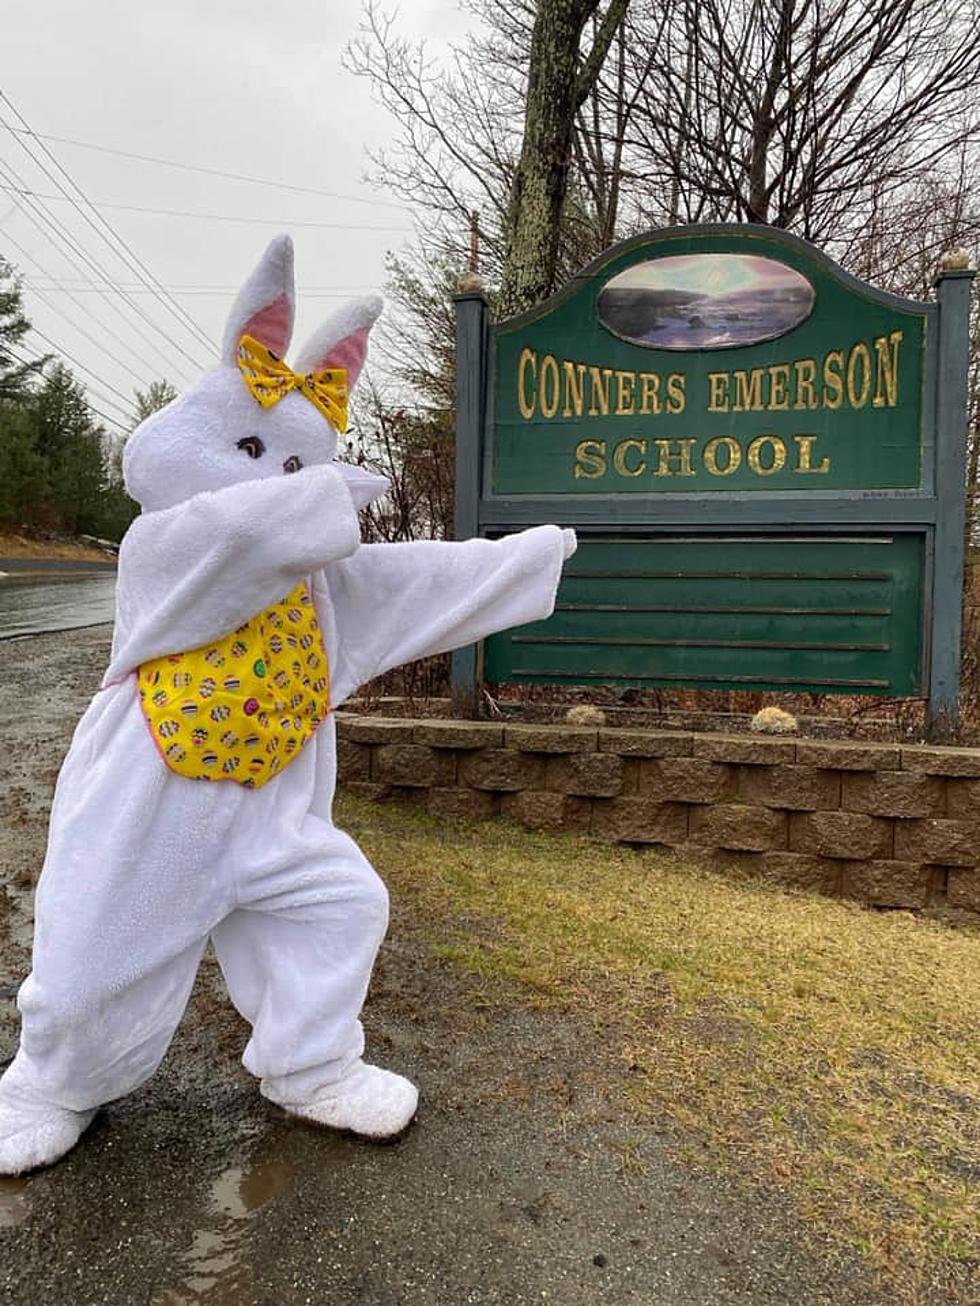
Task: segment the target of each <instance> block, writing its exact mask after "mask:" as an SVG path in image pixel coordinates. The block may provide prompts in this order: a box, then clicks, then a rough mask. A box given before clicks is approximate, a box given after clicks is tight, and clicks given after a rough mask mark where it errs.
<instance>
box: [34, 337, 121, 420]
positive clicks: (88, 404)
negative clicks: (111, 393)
mask: <svg viewBox="0 0 980 1306" xmlns="http://www.w3.org/2000/svg"><path fill="white" fill-rule="evenodd" d="M11 353H12V354H13V356H14V357H15V358H16V359H17V362H18V363H22V364H23V363H37V362H40V361H41V357H42V356H41V355H39V354H38V355H34V357H31V355H28V356H27V358H23V357H21V356H20V355H19V354H16V353H14V351H13V350H11ZM88 389H89V388H86V393H85V406H86V408H89V409H90V410H91V411H92V412H93V413H96V414H97V415H98V416H99V417H101V418H102V420H103V421H104V422H108V423H109V425H110V426H115V427H117V428H118V429H119V430H121V431H125V430H128V428H129V427H130V426H131V425H132V422H133V417H132V414H130V413H125V414H124V415H123V417H124V420H122V421H121V420H120V419H119V418H118V417H115V416H112V415H110V414H109V413H104V412H103V411H102V409H101V408H99V407H97V406H96V405H95V404H93V403H92V400H91V398H90V397H89V393H88ZM97 398H99V399H100V400H101V402H102V403H104V404H111V402H112V401H111V400H109V399H107V398H106V396H105V395H98V396H97Z"/></svg>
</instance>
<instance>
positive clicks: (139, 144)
mask: <svg viewBox="0 0 980 1306" xmlns="http://www.w3.org/2000/svg"><path fill="white" fill-rule="evenodd" d="M0 11H2V18H3V21H2V26H0V30H2V32H3V38H2V44H0V91H2V92H3V94H4V95H5V96H7V97H9V101H10V103H11V104H12V105H13V106H14V107H15V108H16V110H18V111H19V113H20V114H21V115H23V118H24V119H25V120H26V122H27V123H28V124H29V126H30V128H31V130H32V131H34V132H36V133H38V134H39V135H40V136H47V137H49V138H50V137H58V138H61V139H59V140H51V139H47V140H45V141H44V144H45V145H46V146H47V148H48V149H50V150H51V151H52V153H53V154H54V156H55V157H56V159H57V160H58V162H59V163H60V164H62V165H63V167H64V168H65V169H66V170H67V171H68V173H69V174H70V175H71V177H72V178H73V179H74V180H75V181H76V182H77V183H78V185H79V186H80V187H81V189H82V191H83V192H84V193H85V195H86V196H87V197H88V198H89V199H90V200H92V201H93V202H94V203H95V204H96V205H97V206H98V207H99V210H100V212H101V213H102V214H103V215H104V217H105V218H106V219H107V220H108V222H109V223H111V225H112V227H113V228H114V229H115V231H116V232H118V233H119V235H120V236H122V237H123V239H124V240H125V241H126V242H127V244H128V245H129V246H130V247H131V249H132V250H133V252H134V253H135V254H136V255H138V257H139V258H140V259H141V260H142V261H143V262H144V263H145V264H146V266H147V267H148V268H149V269H150V270H151V271H152V273H153V274H154V276H155V277H156V278H157V279H158V280H159V281H160V282H161V283H162V285H163V286H165V287H167V288H168V289H169V290H170V291H171V293H172V294H173V296H174V298H175V299H176V300H177V302H178V303H179V305H180V306H181V307H182V308H183V309H185V310H186V312H187V313H188V314H189V315H190V317H191V318H192V319H193V320H194V322H195V323H196V324H197V325H198V326H199V327H200V329H201V330H202V331H203V333H204V335H205V336H207V337H208V339H209V340H211V341H216V340H217V339H219V338H220V333H221V329H222V327H223V324H224V317H225V314H226V312H227V310H228V307H229V306H230V302H231V299H232V297H233V294H234V288H235V287H237V285H238V283H239V282H240V281H241V280H242V278H243V277H244V276H245V275H246V273H247V272H248V271H249V269H250V267H251V266H252V264H253V263H254V262H255V260H256V259H257V257H258V255H259V253H260V252H261V250H262V248H263V246H264V244H265V242H266V241H267V240H268V239H269V238H270V237H271V236H272V235H273V234H275V232H276V231H278V230H288V231H291V232H292V234H293V237H294V239H295V241H296V247H297V281H298V285H299V308H298V316H297V330H296V336H295V338H294V344H295V342H296V341H297V340H299V341H301V340H302V339H303V337H304V335H305V333H307V332H309V331H311V330H312V329H313V328H314V327H315V326H316V325H317V322H318V321H319V319H320V318H322V317H323V316H325V315H326V314H327V313H328V312H329V311H330V310H331V308H333V307H336V306H337V304H338V303H340V302H341V300H342V298H343V297H344V296H345V295H347V294H350V295H355V294H357V293H363V292H364V291H366V290H370V289H377V288H380V287H381V284H382V281H383V277H384V255H385V251H386V250H388V249H391V248H398V247H399V245H400V244H401V243H402V242H403V241H404V240H405V239H406V237H407V235H408V232H409V230H410V221H409V217H408V214H407V213H406V212H405V210H403V209H401V208H399V207H397V201H396V200H395V197H394V196H391V195H388V194H385V193H384V192H382V191H377V190H375V189H373V188H372V187H370V186H368V185H366V184H365V183H364V182H363V181H362V176H363V174H364V172H365V169H366V168H367V166H368V160H367V157H366V154H365V149H366V148H367V147H369V146H371V145H379V144H384V143H385V142H386V141H387V140H388V139H389V138H390V135H391V132H392V122H391V120H390V118H389V117H388V115H387V114H386V113H385V111H384V110H382V109H381V108H380V107H379V106H378V105H376V104H375V103H373V102H372V98H371V92H370V88H369V87H368V85H367V84H366V83H365V82H363V81H362V80H360V79H358V78H355V77H353V76H352V75H351V74H350V73H348V72H346V71H345V70H344V68H343V67H342V63H341V59H342V54H343V50H344V47H345V45H346V43H347V41H348V40H349V39H350V37H351V36H352V35H353V34H354V32H355V30H356V27H357V24H358V20H359V14H360V0H318V3H314V2H313V0H279V2H278V3H276V2H275V0H262V2H261V3H260V0H235V3H231V2H230V0H168V3H166V4H155V3H151V2H150V0H91V3H88V4H79V3H77V0H35V2H33V3H31V0H0ZM399 15H400V17H399V30H400V31H401V32H402V34H404V35H405V36H407V37H410V38H411V37H424V38H426V40H427V41H428V42H429V43H430V47H431V50H432V53H433V54H438V53H439V52H440V51H442V50H444V49H445V42H446V41H447V40H450V39H452V38H453V37H456V36H459V35H461V34H462V33H463V32H464V31H465V30H466V28H467V26H468V25H469V23H470V22H471V20H470V19H469V17H468V15H466V14H465V13H463V12H461V11H460V8H459V4H458V0H401V3H400V5H399ZM0 121H2V122H5V123H7V124H14V123H16V125H18V126H22V124H21V123H17V120H16V118H15V115H14V113H13V112H12V111H11V109H10V106H9V105H8V104H7V103H4V102H3V101H0ZM24 139H25V138H24V137H23V136H15V135H13V134H11V132H10V131H8V130H6V129H2V128H0V253H2V254H4V255H5V256H6V257H7V258H9V259H10V261H11V262H13V263H15V264H16V265H17V266H18V267H19V268H20V270H21V271H22V273H23V275H24V280H25V288H26V296H25V298H26V303H27V307H28V312H29V315H30V317H31V320H32V322H33V323H34V325H35V326H36V327H37V328H38V329H39V330H40V331H42V332H44V334H45V335H46V336H48V337H49V339H50V340H51V341H53V342H54V345H55V346H56V347H54V348H53V347H52V346H51V345H46V344H45V342H44V341H43V340H41V339H40V338H38V337H37V336H34V337H32V338H31V342H32V344H31V347H32V348H33V349H35V350H37V351H43V350H51V352H57V353H68V354H70V355H73V356H74V359H75V360H76V361H77V364H78V365H79V366H75V364H70V365H72V366H75V370H76V373H77V375H78V376H79V377H80V379H82V380H83V381H85V383H86V385H88V386H90V387H91V390H90V395H91V398H92V401H93V403H95V404H96V405H97V406H99V407H100V408H101V409H102V411H103V412H104V413H105V414H106V415H108V416H113V417H115V416H116V415H117V412H118V409H119V408H120V407H121V406H123V400H124V399H125V398H126V397H128V396H131V394H132V390H133V387H134V386H135V385H137V384H139V385H142V386H144V387H145V385H146V384H147V383H148V382H150V381H151V380H153V379H155V378H156V377H160V376H166V377H168V378H169V379H171V380H172V381H174V382H175V383H176V384H177V385H182V384H184V383H186V382H187V381H188V380H189V379H191V378H192V377H193V376H194V375H195V373H196V370H197V368H196V366H195V363H193V362H190V361H188V359H186V358H185V357H184V356H183V355H182V354H181V353H180V352H179V349H178V348H177V346H180V348H182V349H184V350H186V352H187V353H188V354H190V355H191V356H192V357H193V358H194V359H195V360H199V362H200V363H201V364H202V365H204V364H210V363H211V362H212V361H213V348H214V347H212V350H211V351H210V352H209V350H208V349H207V348H206V347H205V346H204V345H203V344H202V343H201V341H200V340H199V339H197V338H195V336H194V334H193V332H192V331H191V330H190V328H188V327H187V326H184V325H182V324H181V323H180V322H179V321H177V320H176V319H175V318H174V317H173V316H170V315H168V313H167V312H166V310H165V309H163V308H162V307H161V305H160V304H159V302H157V301H156V300H154V299H153V298H152V297H151V296H150V295H148V294H146V293H137V291H136V289H135V287H137V286H138V280H137V277H136V275H135V274H134V272H132V271H130V270H127V269H126V267H125V265H124V263H123V262H122V261H121V259H120V258H118V257H116V256H115V255H113V253H112V252H111V250H110V249H109V248H108V247H107V246H106V245H105V244H104V243H103V242H102V241H101V240H100V239H99V236H98V235H97V234H96V232H95V231H94V230H93V229H92V227H90V226H88V225H87V224H86V223H85V221H84V220H83V218H82V217H81V216H80V215H79V213H78V212H76V211H75V210H74V209H73V208H72V206H71V205H70V204H69V203H67V202H65V201H64V200H62V199H44V200H43V204H44V206H45V209H46V211H47V215H48V216H47V220H46V219H45V217H43V216H41V215H40V214H38V212H37V211H36V209H35V211H34V212H33V213H32V212H31V206H30V203H29V202H28V201H27V200H25V199H24V198H23V197H22V196H21V197H18V196H17V195H16V194H14V193H13V191H15V190H16V189H17V188H24V189H27V190H29V191H31V192H33V193H34V194H35V195H37V196H53V195H56V194H58V191H57V187H56V185H55V182H54V180H52V178H50V177H46V176H45V175H44V173H43V172H42V171H41V170H40V168H39V167H38V166H37V164H36V163H35V162H32V160H31V159H30V158H29V156H28V154H27V153H26V152H25V151H24V150H23V148H22V145H21V142H22V141H23V140H24ZM67 141H72V142H79V143H85V144H87V145H90V146H100V147H102V148H103V149H105V150H118V151H124V152H128V153H132V154H141V155H147V156H154V157H156V158H159V159H166V160H173V161H176V162H179V163H183V164H193V165H196V166H197V167H200V168H214V169H218V170H221V171H226V172H233V173H241V174H247V175H249V176H253V177H261V178H268V179H270V180H273V181H278V182H282V183H285V184H288V185H292V186H307V187H313V188H316V189H318V190H322V191H330V192H336V193H337V194H338V195H341V196H343V197H344V198H327V197H325V196H322V195H308V194H302V193H298V192H295V191H288V190H285V189H284V190H279V189H274V188H272V187H265V186H256V185H251V184H247V183H244V182H239V181H232V180H229V179H225V178H221V177H215V176H210V175H205V174H203V173H195V172H189V171H183V170H180V169H176V168H170V167H163V166H160V165H159V164H155V163H148V162H140V161H137V160H134V159H130V158H124V157H120V156H119V155H116V154H111V153H102V152H99V151H97V150H94V149H87V148H82V147H81V145H80V144H68V143H66V142H67ZM31 144H32V145H33V146H34V150H35V152H37V149H38V146H37V144H36V143H34V142H31ZM44 162H45V166H47V167H48V168H49V169H50V170H51V172H52V173H53V174H54V175H55V176H56V177H57V175H58V174H57V169H56V168H55V167H54V166H53V164H52V163H51V160H50V159H45V160H44ZM60 180H61V181H62V182H64V178H63V177H61V178H60ZM358 200H360V201H361V202H358ZM363 201H370V202H363ZM37 202H38V201H35V203H37ZM116 206H119V207H116ZM122 206H136V207H138V208H140V209H157V210H171V211H176V212H178V213H180V214H214V215H221V220H219V219H218V218H217V217H215V218H205V217H194V216H172V214H170V213H160V212H157V213H146V212H135V211H132V209H130V208H126V207H122ZM226 219H231V220H226ZM260 219H261V221H260ZM52 222H53V224H54V226H55V227H57V228H58V229H60V230H62V231H65V230H67V232H68V233H70V236H71V238H72V239H73V240H74V241H75V242H77V246H79V247H81V249H82V250H83V251H84V252H85V253H86V254H87V255H88V256H89V257H90V258H92V259H94V260H96V261H97V262H98V263H99V264H100V265H101V266H102V268H103V269H104V270H105V272H106V273H108V275H109V277H110V279H111V280H112V281H113V282H114V283H115V284H117V285H121V286H125V287H133V288H134V289H133V290H132V291H131V297H132V299H133V300H134V301H135V302H136V303H137V304H139V305H140V307H141V308H143V309H144V311H145V312H146V313H147V314H148V315H149V316H150V317H151V318H152V320H153V321H154V322H155V323H157V324H158V325H159V326H160V327H162V328H163V329H164V330H165V331H166V334H167V335H168V336H169V337H171V338H172V340H173V342H174V343H173V344H171V343H168V342H167V341H165V340H163V339H161V338H160V336H159V335H158V334H157V333H156V332H155V331H154V330H153V329H152V328H151V327H150V326H149V325H148V324H147V323H146V322H143V321H141V320H140V319H139V318H138V317H136V318H134V316H133V314H132V313H131V312H130V311H129V310H124V312H125V317H124V318H120V317H119V316H118V315H117V314H116V313H114V312H113V311H112V310H111V308H109V307H108V302H109V299H110V297H109V296H106V295H103V294H100V293H93V291H92V289H91V287H92V285H93V284H94V285H99V284H102V283H101V281H100V278H99V277H98V276H97V275H96V274H95V272H94V271H93V270H92V268H91V267H87V266H86V265H85V263H84V261H83V260H82V258H81V255H80V254H78V253H77V252H76V253H75V255H74V258H75V260H76V264H80V266H78V265H75V266H73V263H72V261H71V259H70V258H69V257H68V255H67V254H66V252H65V250H64V246H63V243H62V242H60V241H59V240H58V239H57V237H56V236H55V235H54V232H53V231H52V227H51V223H52ZM302 223H308V224H324V225H322V226H318V225H309V226H303V225H300V224H302ZM326 224H335V225H326ZM215 287H217V288H219V289H218V290H215V289H214V288H215ZM66 288H67V289H70V290H71V292H72V294H73V295H74V298H72V297H71V296H70V295H69V294H68V293H66ZM222 288H223V289H222ZM304 290H305V292H306V293H305V294H304ZM59 310H60V311H59ZM66 315H67V316H66ZM68 319H70V321H69V320H68ZM110 331H111V332H115V333H117V335H118V336H120V337H121V342H120V340H117V339H113V338H112V336H111V335H110V334H109V333H110ZM140 331H142V332H143V333H144V335H145V336H146V339H140V338H139V334H138V332H140ZM86 333H87V334H86ZM88 337H93V338H94V339H89V338H88ZM133 350H135V351H136V355H134V353H133V352H132V351H133ZM110 354H114V355H116V359H113V358H111V357H109V355H110ZM137 356H138V357H137ZM82 365H83V366H84V367H86V368H89V369H91V372H94V373H96V374H97V375H98V378H99V379H98V380H96V379H94V378H93V376H92V375H91V372H85V371H83V370H82ZM128 369H131V370H128Z"/></svg>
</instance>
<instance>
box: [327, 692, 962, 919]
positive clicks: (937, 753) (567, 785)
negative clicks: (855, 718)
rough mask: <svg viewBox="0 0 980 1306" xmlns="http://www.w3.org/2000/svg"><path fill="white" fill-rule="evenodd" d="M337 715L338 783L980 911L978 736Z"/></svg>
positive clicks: (847, 890)
mask: <svg viewBox="0 0 980 1306" xmlns="http://www.w3.org/2000/svg"><path fill="white" fill-rule="evenodd" d="M337 727H338V750H339V766H340V780H341V782H342V783H343V784H344V785H345V787H346V788H347V789H348V790H349V791H351V792H353V793H356V794H359V795H361V796H363V797H368V798H373V799H378V800H383V799H390V798H391V799H393V798H402V799H408V800H410V801H412V802H415V803H421V804H423V805H424V806H425V807H427V808H428V809H429V810H430V811H432V812H434V813H436V814H438V815H442V816H448V817H453V816H463V817H477V818H487V817H493V816H497V815H501V816H504V817H506V818H508V819H510V820H513V821H516V822H518V823H519V824H521V825H523V826H525V827H527V828H529V829H568V830H574V831H578V832H582V833H589V834H592V835H594V836H595V837H597V838H599V839H606V840H610V841H615V842H622V843H629V844H660V845H664V846H666V847H669V848H673V849H679V850H684V851H687V852H690V853H692V854H697V855H700V856H705V857H710V856H715V855H717V854H719V853H720V854H724V855H725V856H726V858H728V859H729V860H730V859H733V858H734V859H736V860H737V861H738V862H739V863H740V864H742V865H743V866H744V867H745V868H746V869H748V870H751V871H755V872H757V873H759V874H760V875H762V876H764V877H766V878H767V879H775V880H779V881H781V882H784V883H786V884H791V885H797V886H800V887H805V888H810V889H815V890H819V891H822V892H825V893H832V894H843V895H846V896H848V897H851V898H856V899H859V900H861V901H864V902H867V903H870V904H874V905H877V906H884V907H908V908H925V907H937V906H948V907H951V908H955V909H957V910H960V911H966V912H971V913H980V749H954V748H932V747H928V746H921V745H917V746H904V745H899V744H868V743H851V742H831V741H826V740H811V739H777V738H757V737H755V736H745V735H721V734H700V733H684V732H680V731H666V730H623V729H598V730H597V729H582V728H578V727H568V726H548V725H497V724H493V723H484V722H469V721H437V720H433V721H419V720H406V719H400V718H378V717H361V716H355V715H350V714H344V713H338V716H337Z"/></svg>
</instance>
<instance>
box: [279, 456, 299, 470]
mask: <svg viewBox="0 0 980 1306" xmlns="http://www.w3.org/2000/svg"><path fill="white" fill-rule="evenodd" d="M302 466H303V464H302V462H301V461H300V459H299V458H297V457H296V455H295V454H294V453H291V454H290V455H289V457H288V458H287V459H286V461H285V462H284V463H283V465H282V470H283V471H284V472H298V471H299V469H300V468H301V467H302Z"/></svg>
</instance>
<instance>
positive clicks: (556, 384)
mask: <svg viewBox="0 0 980 1306" xmlns="http://www.w3.org/2000/svg"><path fill="white" fill-rule="evenodd" d="M559 390H560V381H559V375H558V363H557V361H556V360H555V357H554V355H553V354H545V356H544V358H542V360H541V371H540V373H539V375H538V402H539V403H540V404H541V416H542V417H554V415H555V414H556V413H557V412H558V402H559Z"/></svg>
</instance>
